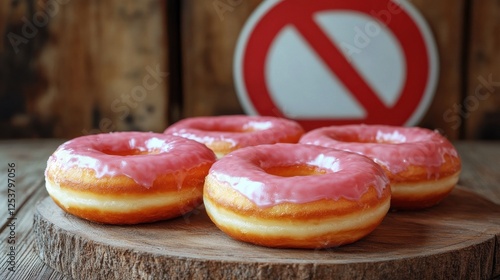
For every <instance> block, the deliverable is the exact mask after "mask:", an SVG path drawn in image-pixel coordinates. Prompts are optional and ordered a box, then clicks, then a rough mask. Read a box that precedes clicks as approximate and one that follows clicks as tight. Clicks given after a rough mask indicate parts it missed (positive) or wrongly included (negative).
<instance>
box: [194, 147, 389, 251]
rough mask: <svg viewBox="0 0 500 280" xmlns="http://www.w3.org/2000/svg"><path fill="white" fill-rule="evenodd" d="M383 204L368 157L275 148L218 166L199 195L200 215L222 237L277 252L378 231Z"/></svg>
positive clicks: (384, 189) (384, 195) (383, 186)
mask: <svg viewBox="0 0 500 280" xmlns="http://www.w3.org/2000/svg"><path fill="white" fill-rule="evenodd" d="M390 197H391V194H390V187H389V180H388V179H387V177H386V175H385V174H384V171H383V170H382V169H381V168H380V166H378V165H377V164H375V163H374V162H373V161H372V160H370V159H369V158H367V157H364V156H361V155H358V154H354V153H349V152H344V151H338V150H334V149H329V148H324V147H319V146H313V145H301V144H281V143H280V144H273V145H259V146H254V147H247V148H242V149H240V150H237V151H234V152H232V153H230V154H228V155H227V156H225V157H223V158H222V159H219V160H218V161H217V162H216V163H215V164H214V165H213V166H212V167H211V169H210V172H209V174H208V176H207V178H206V180H205V188H204V191H203V201H204V204H205V209H206V211H207V213H208V215H209V217H210V219H211V220H212V221H213V222H214V223H215V224H216V225H217V227H219V228H220V229H221V230H222V231H223V232H225V233H226V234H228V235H229V236H231V237H233V238H234V239H237V240H241V241H245V242H250V243H254V244H258V245H262V246H268V247H281V248H326V247H332V246H339V245H342V244H347V243H352V242H355V241H357V240H359V239H361V238H363V237H364V236H366V235H368V234H369V233H370V232H372V231H373V230H374V229H375V228H376V227H377V226H378V225H379V224H380V222H381V221H382V220H383V218H384V217H385V215H386V214H387V211H388V210H389V206H390Z"/></svg>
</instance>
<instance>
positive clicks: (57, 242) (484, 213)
mask: <svg viewBox="0 0 500 280" xmlns="http://www.w3.org/2000/svg"><path fill="white" fill-rule="evenodd" d="M34 231H35V235H36V237H35V238H36V243H37V251H38V255H39V256H40V258H41V259H42V260H43V261H44V262H46V263H47V264H48V265H50V266H51V267H53V268H54V269H56V270H58V271H60V272H62V273H64V274H67V275H70V276H72V277H73V278H75V279H88V278H91V279H162V278H168V279H178V278H182V279H186V278H188V279H331V278H349V279H385V280H386V279H411V278H418V279H491V278H493V277H495V276H498V275H500V244H499V243H500V242H499V240H500V206H499V205H496V204H494V203H492V202H490V201H488V200H486V199H484V198H482V197H480V196H478V195H476V194H474V193H471V192H469V191H466V190H464V189H462V188H460V187H457V188H456V189H455V190H454V191H453V192H452V193H451V194H450V196H449V197H448V198H447V199H445V201H443V202H442V203H441V204H440V205H438V206H436V207H433V208H431V209H428V210H423V211H416V212H390V213H389V214H388V215H387V217H386V218H385V219H384V221H383V223H382V224H381V225H380V226H379V227H378V228H377V229H376V230H375V231H374V232H373V233H372V234H370V235H369V236H367V237H366V238H365V239H363V240H360V241H358V242H356V243H354V244H351V245H346V246H343V247H338V248H331V249H327V250H283V249H270V248H263V247H259V246H255V245H251V244H246V243H242V242H238V241H235V240H232V239H231V238H229V237H227V236H226V235H225V234H224V233H222V232H221V231H219V230H218V229H217V228H216V227H215V226H214V225H213V224H212V223H211V221H210V220H209V219H208V217H207V216H206V213H205V211H204V210H203V209H202V208H200V209H198V210H195V211H193V212H192V213H190V215H186V216H185V217H181V218H178V219H174V220H170V221H165V222H159V223H152V224H145V225H139V226H106V225H98V224H94V223H91V222H88V221H85V220H82V219H79V218H76V217H74V216H72V215H69V214H66V213H65V212H63V211H62V210H61V209H60V208H59V207H57V206H56V205H55V204H54V203H53V202H52V200H51V199H50V198H45V199H44V200H42V201H41V202H39V204H38V205H37V209H36V212H35V216H34Z"/></svg>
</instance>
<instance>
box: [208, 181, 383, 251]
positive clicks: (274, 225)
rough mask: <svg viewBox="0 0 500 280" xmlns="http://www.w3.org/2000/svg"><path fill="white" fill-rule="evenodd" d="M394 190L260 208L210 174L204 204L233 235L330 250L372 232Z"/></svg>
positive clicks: (271, 243) (274, 244)
mask: <svg viewBox="0 0 500 280" xmlns="http://www.w3.org/2000/svg"><path fill="white" fill-rule="evenodd" d="M390 197H391V192H390V188H389V187H387V188H385V189H384V191H383V193H382V196H381V197H379V196H378V194H377V191H375V189H374V188H373V187H370V188H369V191H368V192H366V193H365V194H364V195H363V196H362V197H361V198H360V199H359V200H357V201H350V200H347V199H344V198H340V199H339V200H327V199H323V200H318V201H314V202H309V203H303V204H295V203H282V204H278V205H275V206H272V207H268V208H260V207H258V206H256V205H255V204H254V203H252V202H251V201H250V200H248V199H247V198H246V197H244V196H243V195H241V194H240V193H239V192H237V191H235V190H234V189H232V188H231V187H229V186H227V185H225V184H220V183H219V182H217V180H215V179H214V178H213V177H212V176H210V175H208V176H207V179H206V181H205V187H204V194H203V198H204V203H205V208H206V210H207V213H208V215H209V217H210V219H211V220H212V221H213V222H214V223H215V224H216V225H217V227H219V228H220V229H221V230H222V231H224V232H225V233H226V234H228V235H229V236H231V237H233V238H234V239H237V240H241V241H246V242H250V243H254V244H258V245H262V246H268V247H279V248H326V247H333V246H339V245H343V244H348V243H352V242H355V241H357V240H359V239H361V238H363V237H365V236H366V235H368V234H369V233H370V232H372V231H373V230H374V229H375V228H376V227H377V226H378V225H379V224H380V223H381V222H382V220H383V218H384V217H385V215H386V213H387V211H388V209H389V206H390Z"/></svg>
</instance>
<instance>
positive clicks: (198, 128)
mask: <svg viewBox="0 0 500 280" xmlns="http://www.w3.org/2000/svg"><path fill="white" fill-rule="evenodd" d="M164 133H166V134H172V135H176V136H181V137H185V138H188V139H192V140H195V141H198V142H200V143H203V144H205V145H206V146H207V147H209V148H210V149H212V151H214V152H215V154H216V155H217V157H218V158H220V157H222V156H224V155H226V154H228V153H230V152H232V151H234V150H237V149H240V148H243V147H248V146H256V145H260V144H274V143H297V142H298V141H299V139H300V137H301V136H302V135H303V134H304V130H303V129H302V127H301V126H300V125H299V124H298V123H297V122H295V121H292V120H288V119H283V118H277V117H263V116H245V115H232V116H214V117H194V118H188V119H184V120H181V121H179V122H177V123H175V124H173V125H171V126H170V127H168V128H167V129H166V130H165V132H164Z"/></svg>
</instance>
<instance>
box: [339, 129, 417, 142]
mask: <svg viewBox="0 0 500 280" xmlns="http://www.w3.org/2000/svg"><path fill="white" fill-rule="evenodd" d="M329 137H330V138H331V139H332V140H336V141H341V142H350V143H376V144H401V143H407V142H408V139H406V137H405V136H404V135H403V134H401V133H399V132H398V131H397V130H396V131H391V132H383V131H380V130H379V131H377V133H376V134H356V133H335V134H331V135H329Z"/></svg>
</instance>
